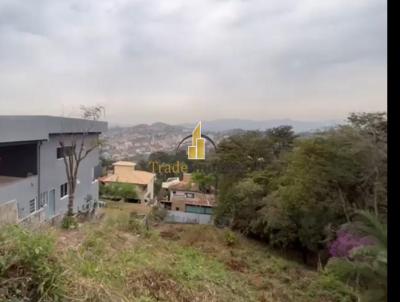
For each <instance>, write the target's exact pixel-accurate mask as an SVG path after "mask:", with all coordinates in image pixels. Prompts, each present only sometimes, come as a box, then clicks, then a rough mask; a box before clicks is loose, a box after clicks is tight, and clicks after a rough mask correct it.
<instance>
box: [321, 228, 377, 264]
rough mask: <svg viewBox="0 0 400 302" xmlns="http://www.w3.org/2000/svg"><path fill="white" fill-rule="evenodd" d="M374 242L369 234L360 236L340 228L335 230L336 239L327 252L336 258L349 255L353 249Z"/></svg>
mask: <svg viewBox="0 0 400 302" xmlns="http://www.w3.org/2000/svg"><path fill="white" fill-rule="evenodd" d="M374 243H375V240H373V238H371V237H370V236H362V235H358V234H355V233H354V232H351V231H349V230H345V229H342V230H339V231H338V232H337V237H336V240H335V241H333V242H332V243H331V244H330V246H329V253H330V255H331V256H332V257H336V258H341V257H349V256H350V254H351V251H352V250H353V249H355V248H359V247H363V246H367V245H373V244H374Z"/></svg>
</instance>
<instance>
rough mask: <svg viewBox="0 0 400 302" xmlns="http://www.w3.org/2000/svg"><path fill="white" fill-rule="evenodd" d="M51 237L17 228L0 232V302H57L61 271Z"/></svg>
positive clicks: (59, 291) (7, 228)
mask: <svg viewBox="0 0 400 302" xmlns="http://www.w3.org/2000/svg"><path fill="white" fill-rule="evenodd" d="M54 243H55V239H54V237H53V236H52V235H51V234H49V233H43V232H40V231H35V232H31V231H29V230H26V229H23V228H22V227H20V226H7V227H3V228H2V229H0V301H3V300H4V301H60V300H62V298H63V296H64V276H63V269H62V267H61V265H60V263H59V262H58V260H57V258H56V255H55V254H54Z"/></svg>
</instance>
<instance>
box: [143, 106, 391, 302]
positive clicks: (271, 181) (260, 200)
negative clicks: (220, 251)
mask: <svg viewBox="0 0 400 302" xmlns="http://www.w3.org/2000/svg"><path fill="white" fill-rule="evenodd" d="M150 160H158V161H160V162H169V163H173V162H175V161H176V160H180V161H182V162H186V163H187V164H188V165H191V166H190V171H198V172H196V173H194V180H195V181H196V182H197V183H198V184H199V185H200V187H201V188H202V190H204V191H207V190H209V189H210V188H211V187H213V186H214V187H217V188H218V202H219V203H218V208H217V211H216V217H215V218H216V222H217V224H219V225H228V226H230V227H231V228H232V229H234V230H238V231H240V232H241V233H243V234H245V235H248V236H251V237H255V238H258V239H259V240H262V241H264V242H266V243H268V244H270V245H271V246H273V247H276V248H279V249H282V250H291V251H297V252H299V253H300V254H301V255H302V258H303V261H304V262H305V263H308V264H310V265H315V266H317V265H318V266H319V267H321V266H322V267H325V265H326V264H327V262H328V260H329V259H330V260H329V262H330V263H331V262H335V263H336V264H337V265H336V268H338V267H339V266H340V265H339V263H341V264H344V265H342V266H341V269H342V270H345V269H344V268H345V267H346V268H347V269H348V270H350V271H351V272H353V273H343V274H339V273H337V269H336V270H334V269H333V267H334V265H328V266H327V267H330V268H332V269H331V271H332V272H333V271H335V273H336V275H337V276H341V277H343V278H342V279H343V281H345V282H348V283H351V284H353V285H354V286H355V288H357V290H359V291H367V292H370V290H372V291H374V292H381V293H382V288H383V289H385V286H386V285H385V284H386V277H385V274H386V266H387V264H386V262H385V255H386V254H385V253H386V252H385V246H384V245H382V244H380V245H379V244H376V242H382V241H381V240H380V239H379V238H376V232H373V231H372V233H371V232H370V233H368V232H367V233H362V232H360V230H359V227H358V226H359V224H360V223H361V224H366V223H367V222H366V221H365V219H363V218H362V217H363V215H364V216H365V215H367V216H368V217H370V218H371V219H374V222H373V224H374V225H375V226H378V225H380V226H381V229H382V230H386V217H387V118H386V113H361V114H351V115H350V116H349V117H348V121H347V123H345V124H343V125H339V126H337V127H335V128H331V129H327V130H323V131H319V132H316V133H313V134H312V135H308V136H299V135H296V134H295V133H294V131H293V129H292V128H291V127H290V126H280V127H276V128H272V129H269V130H266V131H247V132H245V133H241V134H238V135H234V136H231V137H229V138H227V139H225V140H223V141H222V142H221V143H220V144H219V145H218V150H217V152H216V153H215V154H212V153H211V154H210V153H209V154H208V156H207V160H206V161H201V162H194V163H193V162H192V163H191V162H187V160H186V159H185V157H184V155H183V154H181V153H178V154H177V155H174V154H166V153H163V152H158V153H155V154H153V155H152V156H151V158H150ZM142 165H143V167H146V163H142ZM173 175H174V174H173V173H171V175H160V176H159V179H163V177H166V176H168V177H169V176H173ZM360 211H361V212H360ZM360 213H361V214H360ZM360 221H361V222H360ZM370 221H371V220H370ZM370 231H371V229H370ZM371 245H372V246H373V247H374V249H375V250H374V251H375V252H376V255H375V256H376V257H378V256H377V255H378V254H379V257H378V258H379V259H380V260H379V261H375V262H374V265H375V267H374V268H372V267H369V268H366V267H364V270H362V271H361V270H358V269H357V267H360V265H359V264H363V265H364V264H367V263H369V262H370V261H371V257H372V258H374V257H375V256H373V255H371V253H372V252H371V250H370V249H369V247H370V246H371ZM377 246H378V247H379V246H380V247H382V248H381V249H379V251H377V249H376V247H377ZM356 250H358V251H359V252H360V251H361V250H363V251H364V252H365V253H367V254H368V257H367V256H366V255H364V256H362V257H361V256H360V254H359V253H358V254H357V253H353V252H355V251H356ZM367 250H368V251H367ZM337 251H341V252H340V253H337ZM343 251H346V252H343ZM336 260H341V261H336ZM346 265H347V266H346ZM366 272H367V274H368V273H370V277H369V278H366V277H365V276H364V277H365V278H363V277H362V275H363V274H364V275H365V273H366ZM371 276H374V278H377V279H378V280H380V281H379V282H372V281H371V280H372V279H371V278H372V277H371ZM360 279H363V281H362V282H359V280H360ZM354 280H358V281H357V282H356V283H357V284H355V283H354ZM368 280H370V281H368ZM378 283H379V284H378ZM378 296H379V295H378ZM381 296H382V295H381ZM379 299H383V298H382V297H381V298H379ZM379 299H378V298H377V299H376V301H379Z"/></svg>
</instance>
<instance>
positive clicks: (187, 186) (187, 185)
mask: <svg viewBox="0 0 400 302" xmlns="http://www.w3.org/2000/svg"><path fill="white" fill-rule="evenodd" d="M168 189H169V190H173V191H190V192H200V189H199V186H198V184H196V183H195V182H193V181H180V182H179V183H177V184H172V185H170V186H169V187H168Z"/></svg>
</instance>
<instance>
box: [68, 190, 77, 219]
mask: <svg viewBox="0 0 400 302" xmlns="http://www.w3.org/2000/svg"><path fill="white" fill-rule="evenodd" d="M74 194H75V193H74V192H69V195H68V212H67V215H68V216H72V215H74Z"/></svg>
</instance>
